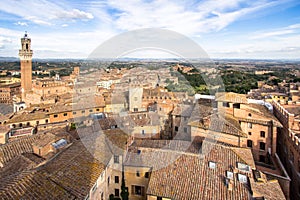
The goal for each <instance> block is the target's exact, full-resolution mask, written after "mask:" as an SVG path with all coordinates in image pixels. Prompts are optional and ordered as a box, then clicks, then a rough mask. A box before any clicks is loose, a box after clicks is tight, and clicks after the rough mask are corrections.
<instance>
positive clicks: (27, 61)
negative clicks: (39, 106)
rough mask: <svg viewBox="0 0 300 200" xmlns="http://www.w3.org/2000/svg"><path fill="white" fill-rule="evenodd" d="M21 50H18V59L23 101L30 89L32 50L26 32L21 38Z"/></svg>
mask: <svg viewBox="0 0 300 200" xmlns="http://www.w3.org/2000/svg"><path fill="white" fill-rule="evenodd" d="M21 45H22V48H21V49H20V50H19V57H20V62H21V88H22V100H24V99H25V96H26V93H27V92H29V91H31V89H32V54H33V52H32V50H31V49H30V48H31V39H30V38H29V37H28V36H27V32H25V35H24V37H23V38H21Z"/></svg>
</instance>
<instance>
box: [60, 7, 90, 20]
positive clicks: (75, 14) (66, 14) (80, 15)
mask: <svg viewBox="0 0 300 200" xmlns="http://www.w3.org/2000/svg"><path fill="white" fill-rule="evenodd" d="M56 17H57V18H62V19H93V18H94V16H93V15H92V14H91V13H87V12H84V11H81V10H78V9H73V10H71V11H62V12H59V13H57V15H56Z"/></svg>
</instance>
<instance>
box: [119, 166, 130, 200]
mask: <svg viewBox="0 0 300 200" xmlns="http://www.w3.org/2000/svg"><path fill="white" fill-rule="evenodd" d="M128 196H129V192H128V187H126V185H125V178H124V170H123V171H122V185H121V197H122V200H128V199H129V198H128Z"/></svg>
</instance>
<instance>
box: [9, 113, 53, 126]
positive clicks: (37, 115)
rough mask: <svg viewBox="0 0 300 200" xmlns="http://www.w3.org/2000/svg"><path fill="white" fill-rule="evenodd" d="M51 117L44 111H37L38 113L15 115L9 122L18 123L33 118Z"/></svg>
mask: <svg viewBox="0 0 300 200" xmlns="http://www.w3.org/2000/svg"><path fill="white" fill-rule="evenodd" d="M47 118H49V117H48V115H47V114H46V113H43V112H36V113H27V114H24V113H22V114H19V115H15V116H14V117H13V118H12V119H10V120H8V122H7V123H9V124H12V123H18V122H24V121H33V120H40V119H47Z"/></svg>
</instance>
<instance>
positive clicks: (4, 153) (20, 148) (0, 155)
mask: <svg viewBox="0 0 300 200" xmlns="http://www.w3.org/2000/svg"><path fill="white" fill-rule="evenodd" d="M40 138H41V135H32V136H24V137H22V138H20V139H16V140H15V141H12V142H10V143H7V144H5V145H1V146H0V163H3V164H4V165H5V164H6V163H7V162H9V161H10V160H11V159H13V158H15V157H16V156H18V155H21V154H22V153H32V152H33V149H32V143H34V142H35V141H36V140H38V139H40Z"/></svg>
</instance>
